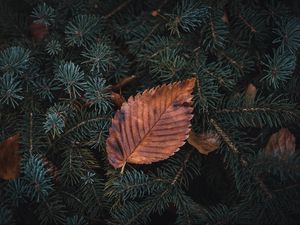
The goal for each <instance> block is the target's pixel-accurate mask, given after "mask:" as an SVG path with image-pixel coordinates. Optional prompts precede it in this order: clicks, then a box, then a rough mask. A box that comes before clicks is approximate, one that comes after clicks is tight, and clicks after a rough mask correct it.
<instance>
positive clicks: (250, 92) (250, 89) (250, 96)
mask: <svg viewBox="0 0 300 225" xmlns="http://www.w3.org/2000/svg"><path fill="white" fill-rule="evenodd" d="M256 93H257V88H256V87H255V86H254V85H253V84H251V83H250V84H249V85H248V86H247V89H246V92H245V96H246V100H247V101H248V102H249V103H251V102H253V101H254V100H255V97H256Z"/></svg>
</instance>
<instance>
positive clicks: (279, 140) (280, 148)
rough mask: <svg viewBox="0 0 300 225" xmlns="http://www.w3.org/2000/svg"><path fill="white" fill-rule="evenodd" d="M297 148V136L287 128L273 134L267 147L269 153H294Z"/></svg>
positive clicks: (266, 150)
mask: <svg viewBox="0 0 300 225" xmlns="http://www.w3.org/2000/svg"><path fill="white" fill-rule="evenodd" d="M295 149H296V138H295V136H294V135H293V134H292V133H291V132H290V131H289V130H288V129H287V128H281V129H280V130H279V131H278V132H276V133H274V134H272V135H271V137H270V139H269V141H268V143H267V145H266V147H265V149H264V150H265V152H266V153H267V154H275V155H276V154H282V153H285V154H293V153H294V152H295Z"/></svg>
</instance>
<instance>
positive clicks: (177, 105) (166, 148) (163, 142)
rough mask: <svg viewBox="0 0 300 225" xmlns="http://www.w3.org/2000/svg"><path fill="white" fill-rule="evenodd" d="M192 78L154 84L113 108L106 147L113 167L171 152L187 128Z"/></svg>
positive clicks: (153, 159)
mask: <svg viewBox="0 0 300 225" xmlns="http://www.w3.org/2000/svg"><path fill="white" fill-rule="evenodd" d="M194 83H195V79H190V80H186V81H183V82H176V83H172V84H168V85H165V84H164V85H162V86H158V87H156V88H152V89H149V90H146V91H144V92H143V93H141V94H140V93H139V94H137V95H136V96H135V97H130V98H129V99H128V102H126V103H124V104H123V105H122V107H121V109H120V110H118V111H117V113H116V114H115V116H114V118H113V120H112V126H111V128H110V129H109V137H108V139H107V141H106V151H107V155H108V160H109V163H110V164H111V165H112V166H113V167H114V168H120V167H123V168H124V166H125V164H126V163H134V164H150V163H153V162H157V161H160V160H164V159H167V158H169V157H170V156H171V155H173V154H174V153H175V152H176V151H178V150H179V147H181V146H182V145H183V144H184V143H185V139H186V138H187V137H188V133H189V131H190V120H191V119H192V117H193V115H192V111H193V108H192V106H191V101H192V94H191V92H192V90H193V87H194Z"/></svg>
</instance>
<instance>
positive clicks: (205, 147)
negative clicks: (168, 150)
mask: <svg viewBox="0 0 300 225" xmlns="http://www.w3.org/2000/svg"><path fill="white" fill-rule="evenodd" d="M187 141H188V143H189V144H190V145H192V146H194V147H195V148H196V149H197V150H198V151H199V152H200V153H201V154H204V155H208V153H210V152H213V151H215V150H217V149H218V148H219V146H220V139H219V136H218V135H217V134H214V133H202V134H196V133H195V132H193V131H191V132H190V135H189V138H188V139H187Z"/></svg>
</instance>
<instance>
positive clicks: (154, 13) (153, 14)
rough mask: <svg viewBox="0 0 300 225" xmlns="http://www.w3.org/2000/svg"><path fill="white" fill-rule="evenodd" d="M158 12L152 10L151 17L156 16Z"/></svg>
mask: <svg viewBox="0 0 300 225" xmlns="http://www.w3.org/2000/svg"><path fill="white" fill-rule="evenodd" d="M158 14H159V12H158V10H153V11H152V12H151V16H153V17H156V16H158Z"/></svg>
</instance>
